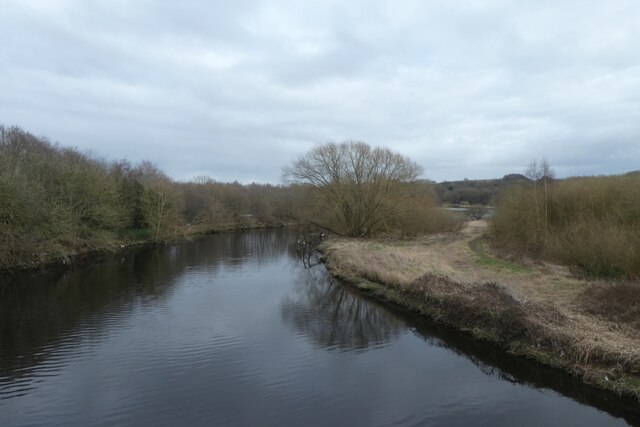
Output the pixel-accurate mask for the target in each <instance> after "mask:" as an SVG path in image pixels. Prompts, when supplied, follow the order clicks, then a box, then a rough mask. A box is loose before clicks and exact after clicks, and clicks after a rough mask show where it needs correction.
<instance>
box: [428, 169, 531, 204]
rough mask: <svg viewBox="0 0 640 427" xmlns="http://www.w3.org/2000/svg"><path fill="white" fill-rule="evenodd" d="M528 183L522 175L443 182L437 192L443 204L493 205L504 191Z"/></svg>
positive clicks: (439, 184) (438, 186)
mask: <svg viewBox="0 0 640 427" xmlns="http://www.w3.org/2000/svg"><path fill="white" fill-rule="evenodd" d="M527 181H528V179H527V177H525V176H524V175H520V174H510V175H505V176H504V177H502V178H501V179H465V180H463V181H443V182H439V183H438V184H437V185H436V191H437V193H438V197H439V198H440V201H441V202H442V203H448V204H454V205H460V204H470V205H493V204H495V202H496V200H497V199H498V196H499V195H500V193H501V192H502V191H504V190H505V189H508V188H511V187H514V186H515V185H518V184H522V183H525V182H527Z"/></svg>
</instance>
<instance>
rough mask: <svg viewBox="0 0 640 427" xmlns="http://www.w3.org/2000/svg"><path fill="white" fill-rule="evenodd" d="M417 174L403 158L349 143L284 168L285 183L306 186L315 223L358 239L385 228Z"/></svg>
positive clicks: (321, 149)
mask: <svg viewBox="0 0 640 427" xmlns="http://www.w3.org/2000/svg"><path fill="white" fill-rule="evenodd" d="M421 173H422V168H421V167H420V166H419V165H418V164H417V163H415V162H413V161H412V160H410V159H409V158H407V157H405V156H402V155H400V154H397V153H394V152H392V151H390V150H389V149H387V148H371V147H370V146H369V145H367V144H365V143H363V142H354V141H348V142H343V143H341V144H336V143H329V144H325V145H322V146H318V147H316V148H314V149H312V150H311V151H309V152H308V153H307V154H305V155H303V156H301V157H300V158H298V159H297V160H294V161H293V162H292V163H291V165H289V166H288V167H286V168H285V169H284V177H285V179H286V180H287V181H289V182H290V183H297V184H303V185H306V186H308V187H309V190H310V192H309V194H310V195H312V196H313V197H311V198H310V200H312V201H310V202H309V203H311V204H313V207H312V209H311V210H310V211H311V212H312V213H313V214H315V217H316V219H317V220H318V222H320V224H319V225H322V226H325V227H327V228H329V227H333V229H334V230H337V231H338V232H340V234H345V235H348V236H360V237H364V236H369V235H372V234H375V233H377V232H379V231H381V230H384V229H386V228H388V227H389V225H390V224H391V223H392V222H393V221H394V219H395V217H396V215H397V214H398V212H399V210H400V209H402V203H401V198H402V197H401V196H402V195H403V194H404V193H405V191H406V189H407V188H408V187H407V185H406V184H408V183H410V182H412V181H415V179H416V178H417V177H418V176H419V175H420V174H421Z"/></svg>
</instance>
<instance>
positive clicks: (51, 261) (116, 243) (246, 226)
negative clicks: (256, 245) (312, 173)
mask: <svg viewBox="0 0 640 427" xmlns="http://www.w3.org/2000/svg"><path fill="white" fill-rule="evenodd" d="M289 225H293V224H287V223H283V222H277V223H266V222H261V221H257V220H251V221H244V222H237V223H225V224H220V225H217V226H215V227H212V226H204V225H199V226H193V227H183V228H181V229H180V230H179V231H177V232H175V233H173V234H172V235H171V237H168V238H167V239H166V240H162V241H155V240H153V239H152V238H151V237H149V236H148V235H147V236H145V235H144V234H142V233H140V231H144V230H134V231H136V232H137V233H136V232H134V233H130V236H120V237H119V238H109V239H104V240H103V241H100V242H94V243H93V244H86V245H82V246H75V247H73V246H71V247H69V248H66V249H58V250H56V251H55V253H50V252H40V253H34V254H33V260H32V261H29V262H28V263H22V264H13V265H2V266H0V274H11V273H18V272H29V271H43V270H44V271H46V270H49V269H55V268H59V267H65V266H69V265H76V264H85V263H89V262H91V261H92V260H94V259H96V258H97V257H99V256H101V255H105V254H113V253H118V252H124V251H128V250H131V249H135V248H138V247H142V246H150V245H157V244H166V243H170V242H180V241H191V240H195V239H198V238H200V237H202V236H206V235H210V234H218V233H225V232H234V231H244V230H259V229H271V228H281V227H286V226H289Z"/></svg>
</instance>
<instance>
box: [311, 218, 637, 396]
mask: <svg viewBox="0 0 640 427" xmlns="http://www.w3.org/2000/svg"><path fill="white" fill-rule="evenodd" d="M486 229H487V225H486V224H485V223H484V222H480V221H477V222H470V223H469V224H468V225H467V226H466V228H465V229H464V230H462V231H460V232H457V233H444V234H440V235H435V236H429V237H423V238H418V239H414V240H411V241H394V240H364V239H332V240H330V241H327V242H325V243H324V244H323V246H322V247H321V250H322V251H323V253H324V257H325V262H326V264H327V267H328V268H329V270H330V271H331V272H332V273H333V274H334V275H335V276H337V277H339V278H341V279H343V280H345V281H347V282H349V283H351V284H353V285H354V286H356V287H358V288H360V289H362V290H365V291H367V292H369V293H371V294H372V295H374V296H376V297H378V298H380V299H383V300H388V301H392V302H394V303H397V304H400V305H402V306H405V307H407V308H409V309H411V310H413V311H416V312H418V313H422V314H424V315H427V316H429V317H431V318H433V319H434V320H436V321H438V322H442V323H445V324H448V325H451V326H454V327H456V328H458V329H460V330H463V331H466V332H468V333H470V334H472V335H473V336H475V337H477V338H479V339H484V340H488V341H491V342H494V343H496V344H498V345H500V346H501V347H503V348H505V349H506V350H507V351H508V352H510V353H512V354H514V355H519V356H526V357H529V358H532V359H535V360H537V361H539V362H541V363H543V364H545V365H549V366H552V367H556V368H560V369H563V370H565V371H566V372H568V373H570V374H572V375H574V376H577V377H580V378H581V379H582V380H583V381H585V382H586V383H588V384H591V385H593V386H596V387H599V388H603V389H607V390H610V391H613V392H615V393H617V394H619V395H626V396H633V397H634V398H636V399H640V329H639V323H638V318H639V314H640V313H638V310H637V309H634V308H633V307H637V306H638V303H639V302H640V301H637V299H638V297H637V296H636V295H640V287H639V286H638V284H634V283H631V282H624V283H622V282H620V283H599V282H588V281H585V280H583V279H580V278H577V277H575V276H573V275H572V274H571V273H570V272H569V271H568V269H566V268H564V267H560V266H557V265H540V264H535V263H529V264H527V263H524V264H523V263H520V262H519V263H515V262H513V261H509V260H504V259H500V258H499V257H497V256H496V255H495V254H494V253H493V252H492V251H491V248H490V246H489V245H488V244H487V243H486V241H484V240H483V239H482V236H483V235H484V233H485V232H486ZM621 292H625V295H627V299H626V300H621V299H619V298H617V299H609V298H607V296H611V295H612V294H613V295H620V294H621ZM629 298H632V299H631V300H629ZM633 298H635V300H634V299H633Z"/></svg>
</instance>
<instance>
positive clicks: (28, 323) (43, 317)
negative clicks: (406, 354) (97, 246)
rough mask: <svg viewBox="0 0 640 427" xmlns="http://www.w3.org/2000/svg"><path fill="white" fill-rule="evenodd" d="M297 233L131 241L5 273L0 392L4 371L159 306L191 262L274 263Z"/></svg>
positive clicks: (211, 265) (15, 371) (215, 265)
mask: <svg viewBox="0 0 640 427" xmlns="http://www.w3.org/2000/svg"><path fill="white" fill-rule="evenodd" d="M293 238H294V236H293V235H292V234H291V232H290V231H289V230H266V231H253V232H246V233H223V234H219V235H215V236H207V237H205V238H202V239H199V240H197V241H195V242H183V243H176V244H171V245H167V246H156V247H149V246H147V247H141V248H131V249H130V250H127V251H124V252H120V253H118V254H113V255H105V256H104V257H101V258H98V257H96V258H95V259H93V260H92V261H90V262H89V263H88V264H87V265H83V266H74V267H72V268H70V269H54V270H52V271H50V272H47V273H44V274H34V273H25V274H18V275H0V391H1V386H2V377H5V382H6V381H10V380H11V379H12V378H15V377H25V376H28V375H31V371H32V369H34V368H37V366H38V365H39V364H41V363H43V362H44V361H45V360H47V359H49V358H51V357H52V356H53V355H54V354H55V353H56V352H58V350H60V349H61V347H64V350H65V351H66V352H68V353H73V352H75V351H79V350H78V349H79V348H80V347H82V345H84V344H83V343H85V341H83V340H86V339H91V340H92V342H94V343H98V342H100V341H101V340H102V339H104V336H106V335H105V334H106V331H108V330H109V329H110V328H113V327H114V323H115V322H118V321H121V320H123V319H126V318H127V317H128V316H131V315H132V313H133V311H134V310H135V309H136V308H137V307H144V306H146V305H151V306H155V305H157V304H158V303H159V301H160V300H161V299H163V298H166V297H167V296H168V295H170V294H171V291H172V289H173V288H174V286H175V285H176V281H175V279H176V278H177V277H179V276H180V275H181V274H183V273H184V271H185V269H187V268H188V267H190V266H197V267H199V268H200V267H203V268H206V269H207V272H208V274H213V273H214V272H215V271H216V270H218V269H219V268H227V269H232V268H238V267H240V266H242V265H243V264H246V263H250V262H254V263H258V264H261V263H268V262H273V260H275V259H277V258H278V257H281V256H283V255H284V254H286V253H287V251H288V247H289V243H290V241H291V239H293ZM76 345H77V348H76V347H74V346H76Z"/></svg>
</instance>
